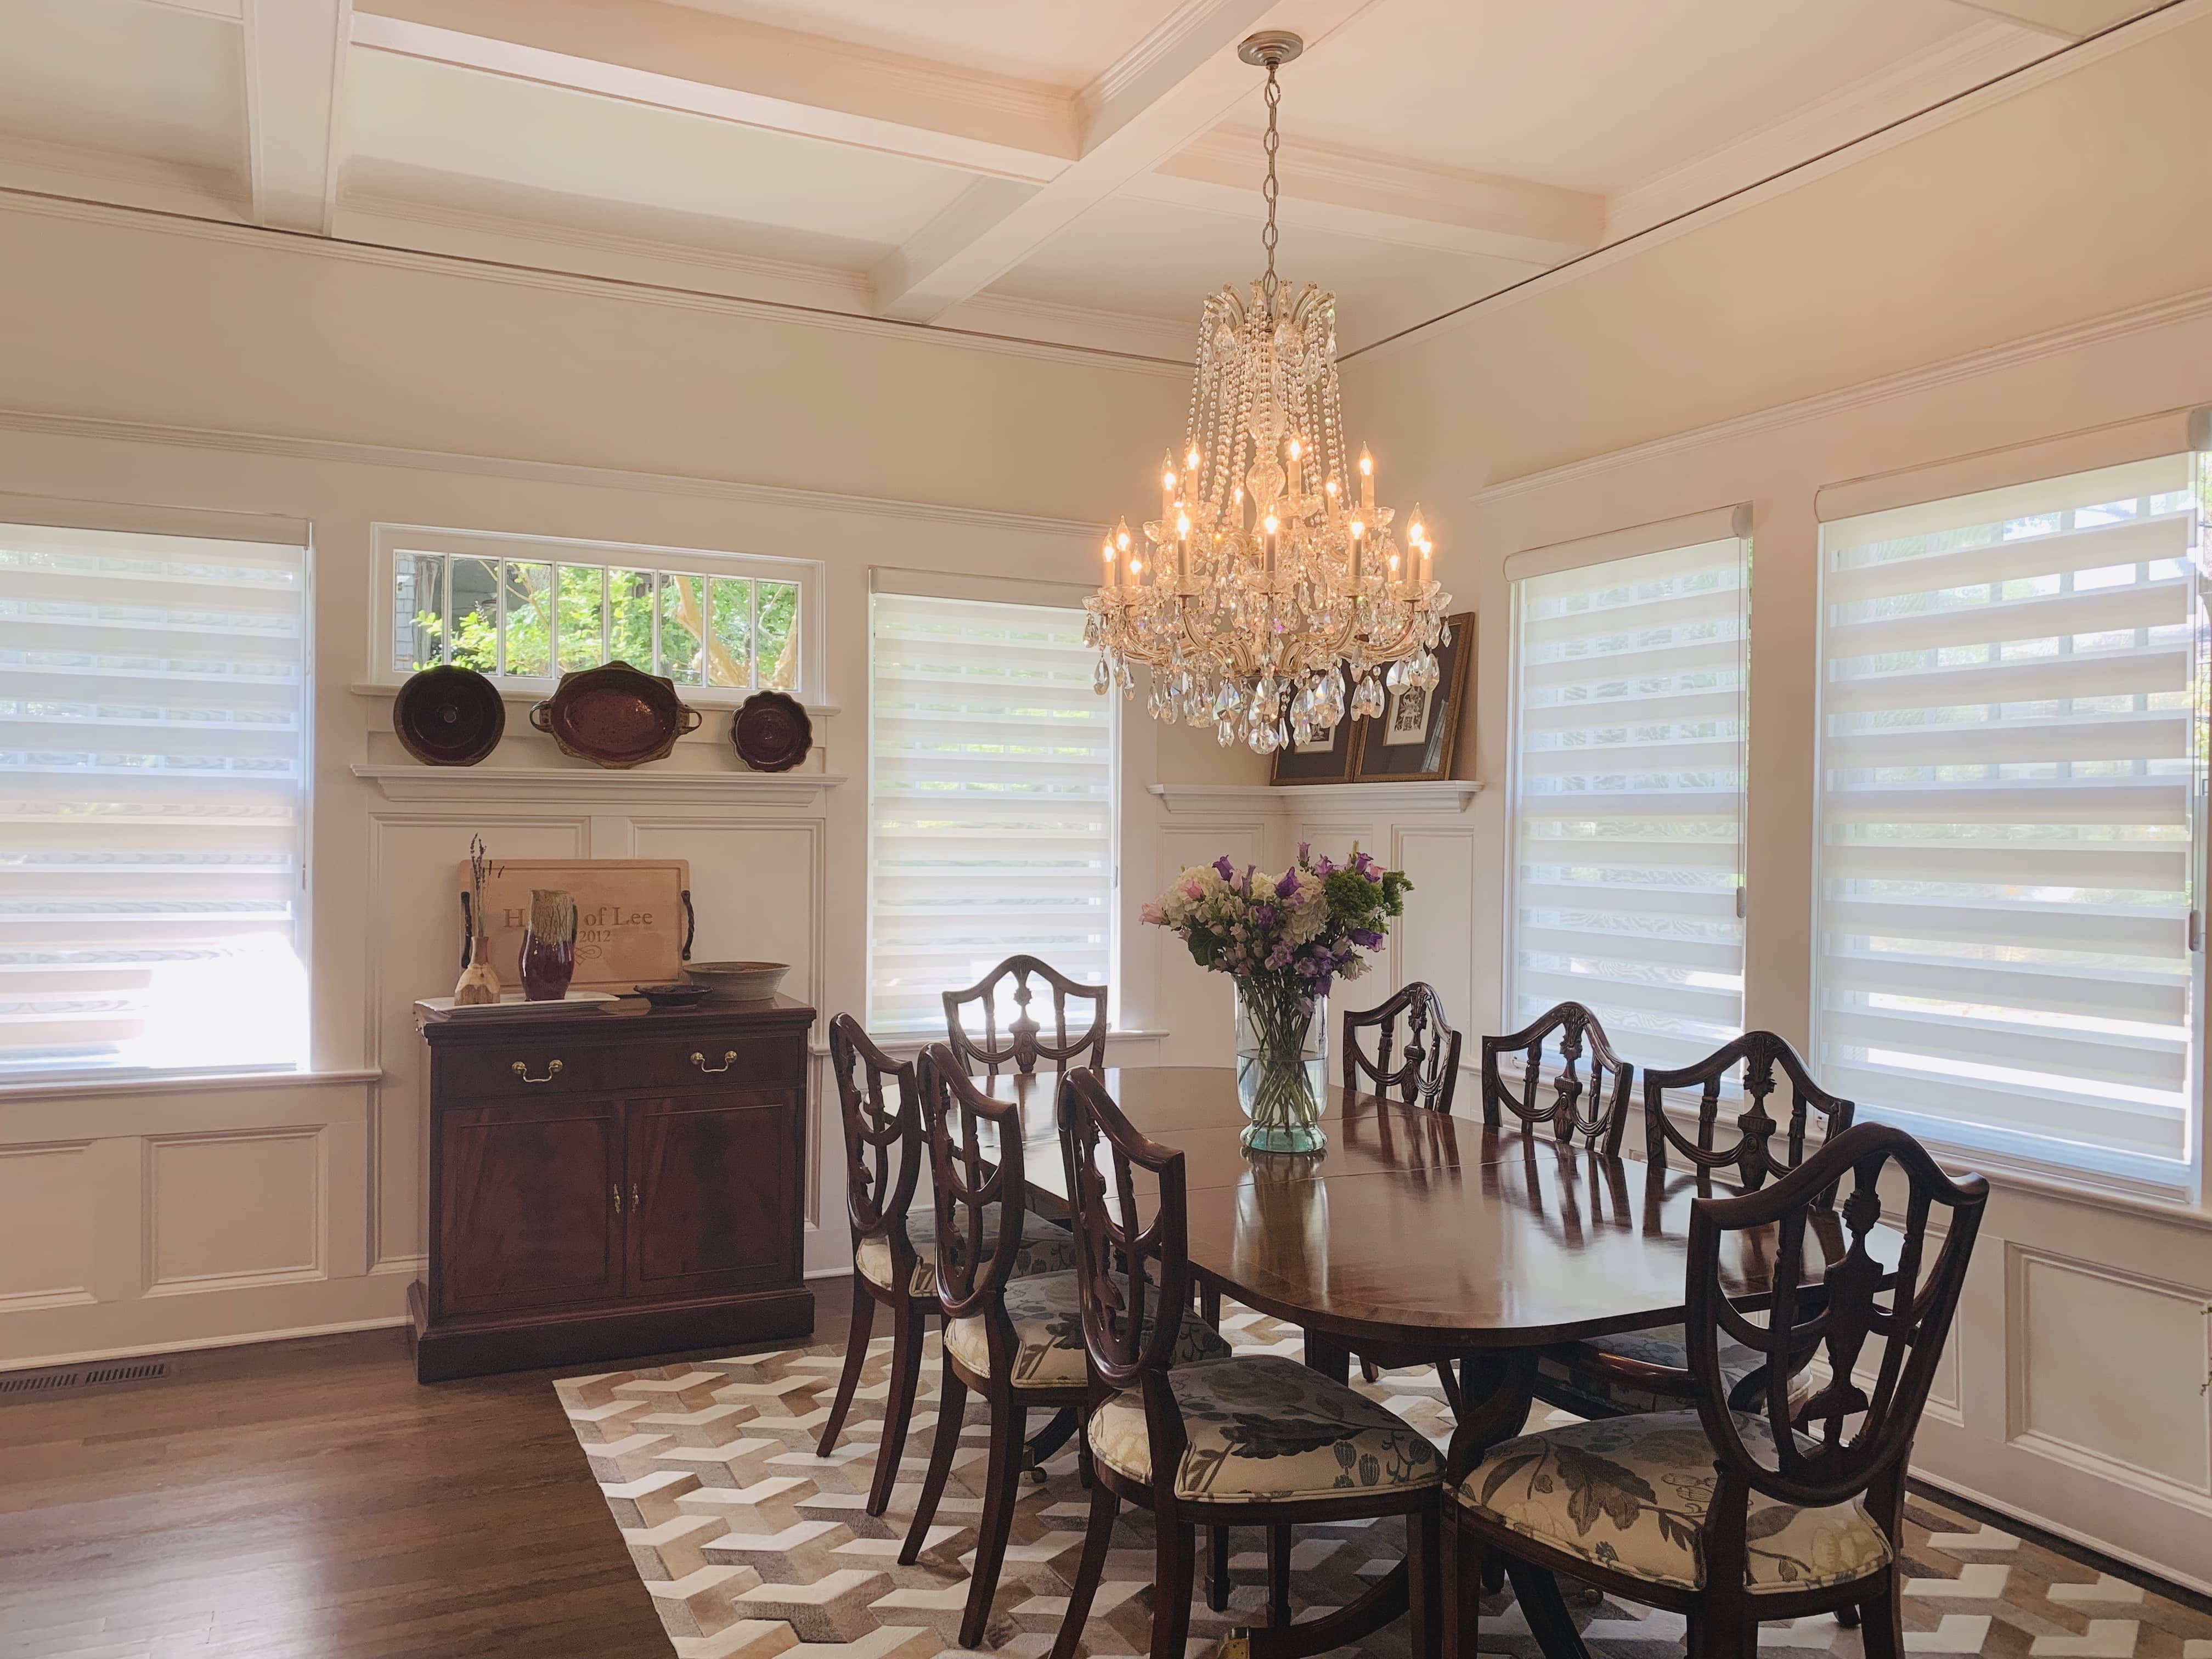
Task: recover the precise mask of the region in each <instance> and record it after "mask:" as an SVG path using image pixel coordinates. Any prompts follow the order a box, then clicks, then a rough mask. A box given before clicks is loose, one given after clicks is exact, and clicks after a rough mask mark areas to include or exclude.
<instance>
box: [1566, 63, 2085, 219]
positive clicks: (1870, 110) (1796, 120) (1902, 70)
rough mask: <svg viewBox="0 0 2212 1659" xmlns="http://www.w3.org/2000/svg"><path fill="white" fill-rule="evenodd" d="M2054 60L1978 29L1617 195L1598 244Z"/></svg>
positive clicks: (1607, 210) (1608, 208)
mask: <svg viewBox="0 0 2212 1659" xmlns="http://www.w3.org/2000/svg"><path fill="white" fill-rule="evenodd" d="M2057 50H2059V48H2058V47H2057V46H2053V45H2052V44H2051V39H2050V37H2049V36H2048V35H2043V34H2038V33H2034V32H2033V31H2031V30H2029V29H2027V28H2025V27H2019V26H2016V25H2014V24H2010V23H2002V22H1998V21H1996V20H1994V19H1992V20H1991V21H1989V22H1986V23H1977V24H1975V25H1974V26H1973V27H1971V28H1967V29H1963V30H1961V31H1960V33H1957V34H1954V35H1953V36H1952V37H1951V38H1950V39H1948V40H1940V41H1938V42H1936V45H1934V46H1929V47H1926V48H1924V49H1923V50H1922V51H1920V52H1914V53H1912V54H1911V55H1910V56H1909V57H1905V58H1899V60H1898V61H1897V62H1896V63H1893V64H1887V65H1886V66H1885V67H1883V68H1881V69H1879V70H1875V72H1874V73H1873V74H1871V75H1869V76H1863V77H1861V78H1860V79H1859V80H1857V81H1854V82H1851V83H1850V85H1849V86H1845V87H1839V88H1837V89H1836V90H1835V91H1833V92H1832V93H1830V94H1827V95H1826V97H1823V98H1816V99H1814V100H1813V101H1812V102H1811V103H1809V104H1805V105H1802V106H1800V107H1798V108H1797V109H1795V110H1793V111H1791V112H1790V113H1789V114H1787V115H1785V116H1784V117H1782V118H1780V119H1779V120H1776V121H1770V122H1769V123H1767V124H1766V125H1765V126H1762V127H1755V128H1753V130H1752V131H1749V132H1747V133H1743V134H1741V135H1740V136H1739V137H1735V138H1732V139H1730V140H1729V142H1728V143H1725V144H1722V145H1720V146H1719V147H1717V149H1711V150H1708V151H1706V152H1705V154H1704V155H1698V156H1693V157H1692V158H1691V159H1690V160H1689V161H1684V162H1682V163H1680V165H1678V166H1675V167H1669V168H1668V169H1667V170H1666V171H1665V172H1663V173H1656V174H1655V175H1653V176H1652V177H1650V178H1649V179H1644V180H1643V181H1642V182H1641V183H1638V184H1636V185H1631V186H1630V187H1629V188H1628V189H1626V190H1624V191H1620V192H1618V193H1617V194H1615V195H1614V196H1613V197H1611V198H1610V199H1609V200H1608V201H1607V203H1606V208H1605V231H1604V234H1603V236H1602V237H1601V239H1600V240H1603V241H1607V242H1611V241H1613V240H1618V239H1619V238H1620V237H1623V236H1632V235H1634V234H1636V233H1637V232H1638V231H1640V230H1646V229H1649V228H1650V227H1652V226H1654V225H1657V224H1661V223H1663V222H1666V221H1667V220H1668V219H1672V218H1674V216H1676V215H1678V214H1683V213H1688V212H1692V211H1694V210H1696V209H1698V208H1700V207H1703V206H1704V205H1705V204H1706V203H1708V202H1711V201H1714V200H1716V199H1717V198H1718V197H1723V196H1725V195H1727V194H1728V193H1729V191H1733V190H1740V189H1741V188H1742V187H1743V186H1744V185H1747V184H1753V183H1756V182H1757V181H1758V180H1759V179H1765V178H1769V177H1771V176H1772V175H1773V174H1775V173H1779V172H1781V171H1783V170H1784V169H1785V168H1788V167H1796V165H1798V164H1799V163H1800V162H1802V161H1806V160H1808V159H1809V158H1811V157H1813V156H1815V155H1820V154H1821V153H1823V152H1824V151H1826V150H1829V149H1834V148H1835V147H1836V146H1837V145H1838V144H1849V143H1853V142H1855V141H1857V139H1859V138H1861V137H1863V136H1865V135H1866V134H1867V133H1869V132H1871V131H1875V130H1876V129H1877V128H1881V127H1884V126H1887V125H1890V124H1891V123H1893V122H1895V121H1900V120H1904V119H1905V118H1908V117H1911V116H1913V115H1917V114H1918V113H1919V112H1921V111H1923V110H1925V109H1927V108H1928V107H1929V106H1930V105H1932V104H1935V103H1936V102H1938V101H1940V100H1942V99H1946V98H1950V97H1954V96H1955V95H1956V94H1959V93H1960V92H1962V91H1965V90H1966V89H1967V88H1973V87H1978V86H1981V85H1984V84H1985V83H1986V82H1990V81H1994V80H1996V79H1997V78H1999V77H2000V76H2007V75H2010V74H2011V73H2013V72H2014V71H2015V70H2021V69H2025V68H2027V66H2028V65H2029V64H2033V63H2034V62H2035V61H2036V60H2038V59H2039V58H2047V57H2049V56H2050V55H2051V53H2052V52H2055V51H2057Z"/></svg>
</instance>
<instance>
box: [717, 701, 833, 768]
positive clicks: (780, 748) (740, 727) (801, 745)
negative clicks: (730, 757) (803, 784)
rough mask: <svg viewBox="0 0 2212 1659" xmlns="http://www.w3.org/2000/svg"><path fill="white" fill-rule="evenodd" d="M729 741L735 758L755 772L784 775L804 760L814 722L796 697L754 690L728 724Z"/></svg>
mask: <svg viewBox="0 0 2212 1659" xmlns="http://www.w3.org/2000/svg"><path fill="white" fill-rule="evenodd" d="M730 741H731V743H732V744H734V745H735V746H736V748H737V751H738V759H739V760H741V761H743V762H744V763H745V764H746V765H748V766H750V767H751V768H752V769H753V770H754V771H756V772H788V771H789V770H791V769H792V768H793V767H794V766H796V765H798V764H799V762H801V761H803V760H805V758H806V750H807V748H808V746H809V745H810V744H812V743H813V741H814V722H813V721H811V720H809V719H807V718H806V710H805V708H804V707H803V706H802V705H801V704H800V702H799V699H798V698H796V697H793V696H786V695H785V694H784V693H783V692H781V691H756V692H754V693H753V695H752V696H750V697H747V698H746V699H745V704H744V708H740V709H738V712H737V714H736V715H735V716H734V717H733V718H732V720H731V721H730Z"/></svg>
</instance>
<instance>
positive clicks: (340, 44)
mask: <svg viewBox="0 0 2212 1659" xmlns="http://www.w3.org/2000/svg"><path fill="white" fill-rule="evenodd" d="M351 11H352V6H351V3H350V0H246V11H245V15H244V21H245V24H246V176H247V178H248V179H249V181H250V182H251V184H252V192H253V216H254V218H255V219H256V220H257V221H258V222H260V223H262V224H264V225H274V226H276V227H278V228H282V229H285V230H304V231H308V232H311V233H313V234H315V235H318V236H322V235H327V234H329V233H330V228H331V200H332V198H333V197H334V196H335V195H336V194H337V162H338V155H337V143H338V139H337V126H338V92H339V87H340V84H341V82H342V80H343V76H344V72H345V50H346V37H347V33H348V31H349V25H350V21H351Z"/></svg>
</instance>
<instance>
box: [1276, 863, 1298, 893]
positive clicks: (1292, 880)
mask: <svg viewBox="0 0 2212 1659" xmlns="http://www.w3.org/2000/svg"><path fill="white" fill-rule="evenodd" d="M1275 896H1276V897H1277V898H1285V899H1291V898H1296V897H1297V896H1298V872H1297V871H1295V870H1285V871H1284V872H1283V878H1282V879H1281V880H1280V881H1279V882H1277V883H1276V884H1275Z"/></svg>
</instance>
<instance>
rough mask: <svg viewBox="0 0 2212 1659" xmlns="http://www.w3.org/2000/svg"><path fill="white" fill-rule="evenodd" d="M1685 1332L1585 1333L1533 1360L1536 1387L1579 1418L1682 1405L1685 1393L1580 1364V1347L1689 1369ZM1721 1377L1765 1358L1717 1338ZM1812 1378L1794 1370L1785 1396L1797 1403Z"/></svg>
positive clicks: (1738, 1377)
mask: <svg viewBox="0 0 2212 1659" xmlns="http://www.w3.org/2000/svg"><path fill="white" fill-rule="evenodd" d="M1688 1343H1689V1336H1688V1334H1687V1333H1686V1331H1684V1330H1683V1328H1681V1327H1680V1325H1660V1326H1656V1327H1654V1328H1652V1329H1650V1330H1648V1331H1623V1332H1621V1333H1620V1334H1618V1335H1615V1336H1593V1337H1586V1338H1585V1339H1583V1340H1582V1341H1580V1342H1575V1343H1570V1344H1568V1345H1567V1346H1565V1347H1559V1348H1553V1349H1551V1350H1550V1351H1548V1352H1546V1353H1545V1354H1544V1355H1543V1356H1542V1357H1541V1358H1539V1359H1538V1360H1537V1362H1536V1389H1537V1392H1538V1393H1540V1394H1541V1395H1543V1396H1544V1397H1545V1398H1546V1399H1547V1400H1553V1401H1557V1402H1558V1403H1559V1404H1560V1405H1562V1406H1565V1407H1567V1408H1568V1409H1570V1410H1571V1411H1574V1412H1577V1413H1580V1414H1581V1415H1583V1416H1584V1417H1629V1416H1636V1415H1639V1414H1643V1413H1650V1412H1671V1411H1679V1410H1680V1409H1681V1407H1682V1401H1683V1399H1684V1397H1685V1396H1684V1395H1681V1394H1663V1393H1661V1392H1660V1391H1659V1390H1657V1389H1652V1388H1649V1387H1643V1386H1639V1385H1638V1384H1637V1383H1632V1382H1629V1381H1627V1380H1626V1379H1625V1378H1622V1377H1617V1376H1611V1375H1609V1374H1608V1373H1607V1372H1605V1371H1602V1370H1599V1369H1597V1368H1596V1367H1595V1366H1594V1365H1589V1364H1582V1363H1580V1357H1581V1354H1582V1352H1583V1350H1586V1349H1595V1350H1596V1351H1597V1352H1600V1353H1609V1354H1617V1355H1619V1356H1620V1357H1621V1358H1625V1359H1640V1360H1642V1361H1643V1362H1644V1364H1647V1365H1664V1366H1666V1367H1667V1368H1668V1370H1677V1371H1685V1372H1686V1371H1687V1370H1689V1369H1690V1352H1689V1346H1688ZM1720 1352H1721V1375H1722V1376H1724V1377H1726V1378H1727V1379H1728V1386H1729V1388H1731V1389H1733V1388H1735V1385H1736V1384H1737V1383H1741V1382H1742V1381H1743V1379H1744V1378H1745V1377H1747V1376H1750V1375H1751V1374H1752V1373H1753V1371H1755V1370H1758V1369H1759V1367H1760V1366H1761V1365H1763V1364H1765V1362H1766V1357H1765V1355H1764V1354H1761V1353H1759V1352H1756V1351H1755V1350H1753V1349H1751V1348H1747V1347H1745V1346H1743V1344H1741V1342H1737V1341H1735V1340H1731V1339H1730V1338H1729V1337H1727V1336H1723V1337H1722V1338H1721V1349H1720ZM1812 1388H1813V1379H1812V1376H1811V1374H1810V1373H1809V1372H1807V1371H1802V1370H1801V1371H1799V1372H1798V1373H1797V1375H1796V1376H1794V1377H1792V1378H1790V1399H1791V1400H1792V1401H1799V1402H1802V1401H1804V1400H1805V1399H1806V1398H1807V1396H1808V1395H1810V1393H1811V1392H1812Z"/></svg>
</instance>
